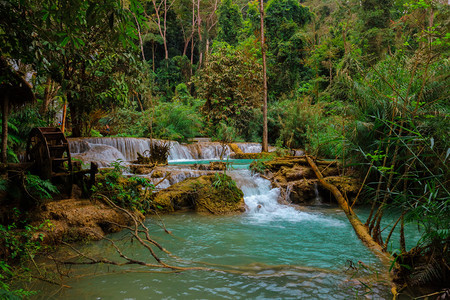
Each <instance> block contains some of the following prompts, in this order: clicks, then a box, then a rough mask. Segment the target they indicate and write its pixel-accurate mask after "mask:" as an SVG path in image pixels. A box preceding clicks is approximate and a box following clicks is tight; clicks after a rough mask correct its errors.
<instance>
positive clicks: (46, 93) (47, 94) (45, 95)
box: [39, 76, 52, 115]
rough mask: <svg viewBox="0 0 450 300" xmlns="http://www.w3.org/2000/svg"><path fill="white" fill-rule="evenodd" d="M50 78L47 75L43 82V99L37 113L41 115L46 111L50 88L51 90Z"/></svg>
mask: <svg viewBox="0 0 450 300" xmlns="http://www.w3.org/2000/svg"><path fill="white" fill-rule="evenodd" d="M51 83H52V79H51V78H50V76H49V77H47V82H46V83H45V90H44V99H43V101H42V106H41V109H40V110H39V113H40V114H41V115H44V114H45V113H46V112H47V111H48V104H49V103H50V90H51V85H52V84H51Z"/></svg>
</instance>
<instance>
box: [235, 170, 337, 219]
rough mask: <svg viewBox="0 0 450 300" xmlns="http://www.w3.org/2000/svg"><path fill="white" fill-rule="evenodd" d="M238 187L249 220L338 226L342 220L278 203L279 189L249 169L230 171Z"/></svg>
mask: <svg viewBox="0 0 450 300" xmlns="http://www.w3.org/2000/svg"><path fill="white" fill-rule="evenodd" d="M230 176H231V177H232V178H233V179H234V180H235V181H236V184H237V185H238V187H239V188H240V189H241V190H242V192H244V201H245V204H246V205H247V216H248V217H249V219H250V221H251V222H256V223H267V222H271V221H280V220H282V221H288V222H303V221H318V222H321V223H325V224H326V225H329V226H340V225H342V222H341V221H339V220H336V219H332V218H328V217H325V216H323V215H321V214H318V213H309V212H304V211H300V210H297V209H295V208H294V207H293V206H290V205H284V204H280V203H278V196H279V194H280V190H279V189H278V188H272V187H271V184H270V181H269V180H267V179H264V178H261V177H259V176H258V175H254V176H252V175H251V172H250V171H249V170H239V171H232V172H230Z"/></svg>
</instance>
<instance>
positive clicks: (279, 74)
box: [264, 0, 311, 95]
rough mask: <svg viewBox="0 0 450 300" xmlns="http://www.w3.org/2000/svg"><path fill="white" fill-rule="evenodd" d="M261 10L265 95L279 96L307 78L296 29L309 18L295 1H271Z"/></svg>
mask: <svg viewBox="0 0 450 300" xmlns="http://www.w3.org/2000/svg"><path fill="white" fill-rule="evenodd" d="M265 11H266V16H265V18H264V22H265V28H266V33H265V37H266V39H267V48H268V53H267V57H268V76H269V92H270V93H271V94H273V95H280V94H284V93H286V92H287V91H291V90H293V89H295V88H296V87H297V85H298V83H299V82H300V81H301V79H302V78H304V77H306V76H307V75H308V74H307V69H305V68H304V67H303V65H304V63H303V58H304V51H303V48H304V41H303V38H302V35H301V34H300V29H301V28H302V27H303V26H304V25H305V24H306V23H307V22H308V21H309V20H310V18H311V15H310V12H309V9H308V8H306V7H304V6H302V5H300V4H299V2H298V1H295V0H271V1H269V2H268V4H267V6H266V9H265Z"/></svg>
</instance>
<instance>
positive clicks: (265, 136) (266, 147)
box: [259, 0, 269, 152]
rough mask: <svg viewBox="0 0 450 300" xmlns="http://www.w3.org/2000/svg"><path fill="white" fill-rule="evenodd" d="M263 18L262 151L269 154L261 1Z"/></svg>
mask: <svg viewBox="0 0 450 300" xmlns="http://www.w3.org/2000/svg"><path fill="white" fill-rule="evenodd" d="M259 11H260V16H261V54H262V59H263V95H264V96H263V140H262V151H263V152H269V142H268V129H267V67H266V49H265V43H264V2H263V0H260V7H259Z"/></svg>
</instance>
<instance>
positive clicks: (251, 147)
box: [236, 143, 262, 153]
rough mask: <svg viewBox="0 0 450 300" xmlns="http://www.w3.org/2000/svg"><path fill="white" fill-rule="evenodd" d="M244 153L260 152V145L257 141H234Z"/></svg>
mask: <svg viewBox="0 0 450 300" xmlns="http://www.w3.org/2000/svg"><path fill="white" fill-rule="evenodd" d="M236 145H237V146H238V147H239V149H241V150H242V152H244V153H260V152H261V150H262V146H261V144H259V143H236Z"/></svg>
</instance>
